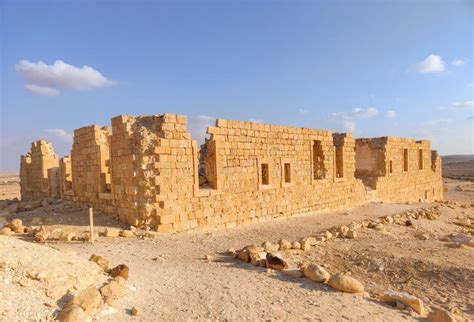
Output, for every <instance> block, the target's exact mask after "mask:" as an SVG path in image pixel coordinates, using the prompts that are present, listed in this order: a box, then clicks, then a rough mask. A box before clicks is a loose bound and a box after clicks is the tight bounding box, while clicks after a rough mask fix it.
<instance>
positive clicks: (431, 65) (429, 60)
mask: <svg viewBox="0 0 474 322" xmlns="http://www.w3.org/2000/svg"><path fill="white" fill-rule="evenodd" d="M417 70H418V71H419V72H420V73H441V72H442V71H444V61H443V59H442V58H441V56H438V55H435V54H431V55H429V56H428V57H426V59H425V60H423V61H421V62H420V63H418V65H417Z"/></svg>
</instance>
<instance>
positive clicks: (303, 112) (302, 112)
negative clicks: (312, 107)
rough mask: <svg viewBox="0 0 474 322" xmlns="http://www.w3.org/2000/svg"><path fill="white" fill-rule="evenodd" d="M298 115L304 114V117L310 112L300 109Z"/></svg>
mask: <svg viewBox="0 0 474 322" xmlns="http://www.w3.org/2000/svg"><path fill="white" fill-rule="evenodd" d="M298 113H300V114H303V115H304V114H308V113H309V111H308V110H305V109H304V108H299V109H298Z"/></svg>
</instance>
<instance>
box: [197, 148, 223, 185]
mask: <svg viewBox="0 0 474 322" xmlns="http://www.w3.org/2000/svg"><path fill="white" fill-rule="evenodd" d="M198 175H199V189H217V188H218V180H219V179H220V178H219V173H218V160H217V142H216V141H215V140H211V139H206V143H204V144H202V145H201V149H200V150H199V170H198Z"/></svg>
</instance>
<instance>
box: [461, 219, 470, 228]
mask: <svg viewBox="0 0 474 322" xmlns="http://www.w3.org/2000/svg"><path fill="white" fill-rule="evenodd" d="M458 224H459V225H460V226H464V227H471V220H470V219H469V218H461V219H459V221H458Z"/></svg>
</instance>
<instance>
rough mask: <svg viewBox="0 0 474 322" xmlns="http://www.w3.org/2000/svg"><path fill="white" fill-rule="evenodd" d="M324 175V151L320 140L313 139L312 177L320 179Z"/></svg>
mask: <svg viewBox="0 0 474 322" xmlns="http://www.w3.org/2000/svg"><path fill="white" fill-rule="evenodd" d="M325 176H326V169H325V168H324V151H323V146H322V144H321V141H320V140H314V141H313V179H314V180H320V179H324V177H325Z"/></svg>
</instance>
